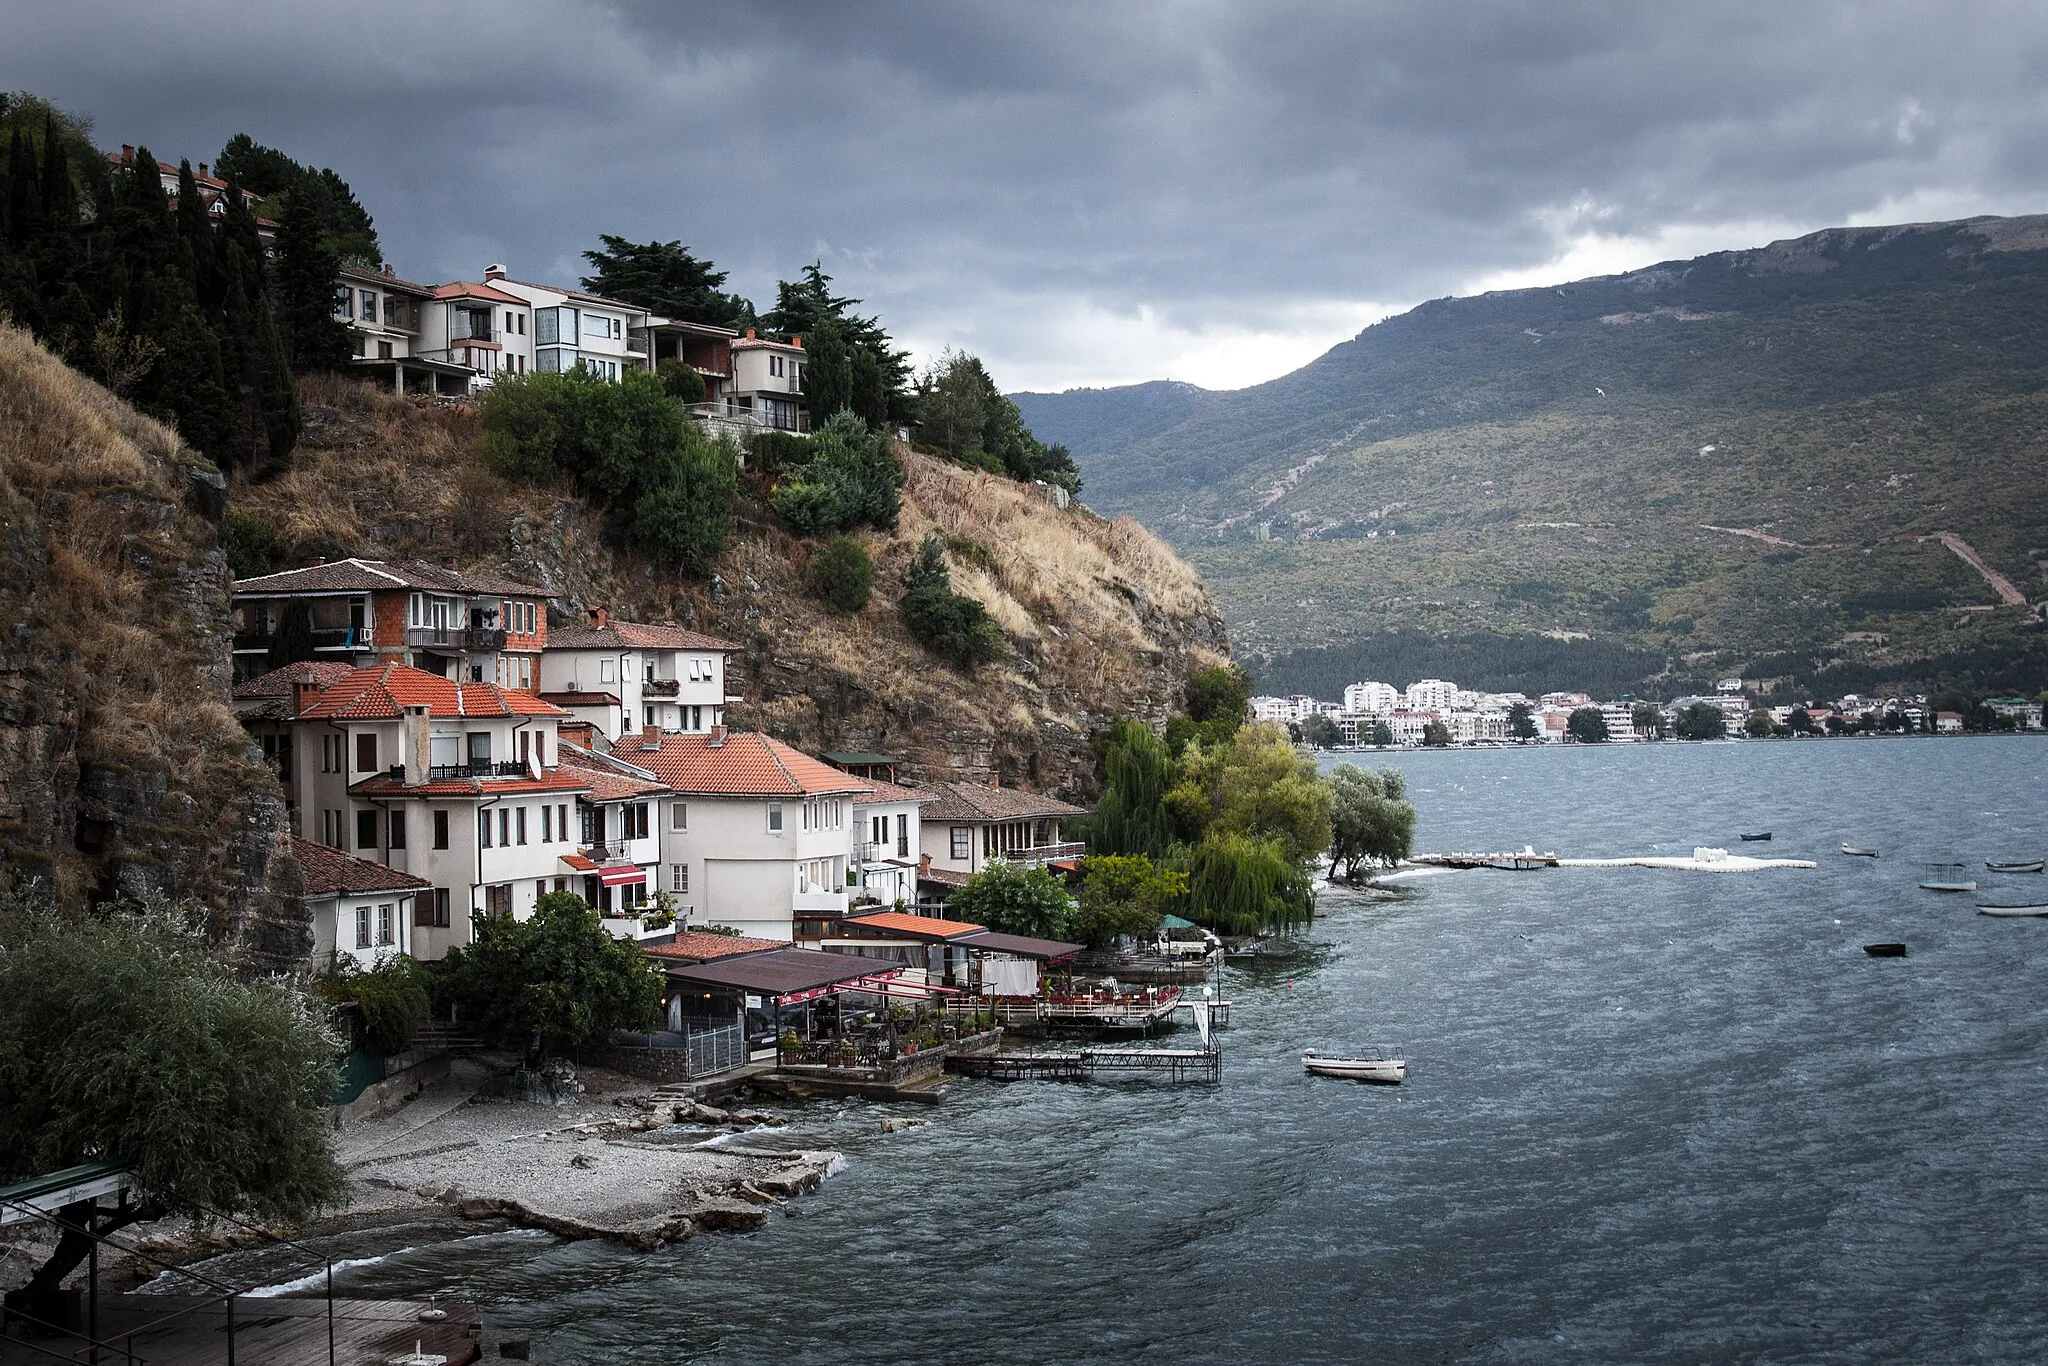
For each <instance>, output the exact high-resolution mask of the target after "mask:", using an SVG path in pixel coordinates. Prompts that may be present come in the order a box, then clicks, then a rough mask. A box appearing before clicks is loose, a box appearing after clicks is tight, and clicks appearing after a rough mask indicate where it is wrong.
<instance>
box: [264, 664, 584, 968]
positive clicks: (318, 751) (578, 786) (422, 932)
mask: <svg viewBox="0 0 2048 1366" xmlns="http://www.w3.org/2000/svg"><path fill="white" fill-rule="evenodd" d="M291 717H292V719H291V721H290V723H289V724H290V727H291V730H292V738H291V747H292V752H293V762H292V766H291V768H292V782H291V790H292V805H293V808H294V813H295V820H296V822H297V826H298V829H297V833H298V834H299V836H300V837H301V838H303V839H307V840H312V841H315V842H317V843H320V844H324V845H326V846H328V847H329V848H333V849H340V850H348V851H352V852H353V853H355V854H356V855H357V856H358V857H359V858H363V859H367V860H370V861H372V862H376V863H381V864H384V865H385V866H387V867H390V868H395V869H398V870H399V871H401V872H406V873H411V874H413V875H414V876H416V877H419V878H422V879H424V880H425V881H426V882H427V883H428V884H429V885H428V887H426V888H423V889H421V890H420V891H419V892H418V893H417V894H416V896H415V897H414V901H413V922H412V934H411V939H412V944H411V952H412V956H413V957H415V958H422V959H429V958H439V957H441V956H442V955H443V954H445V953H446V952H447V951H448V950H449V949H450V948H455V947H459V946H464V945H467V944H469V943H470V942H471V939H472V933H471V925H470V916H471V913H472V912H477V913H483V914H489V915H501V916H516V917H518V918H521V919H524V918H525V917H526V916H528V915H530V914H532V911H533V903H534V901H535V899H536V898H537V897H538V896H540V895H541V894H542V893H544V892H548V891H570V890H577V888H572V887H571V886H570V877H571V873H570V870H569V869H567V868H565V867H564V866H563V864H562V856H563V855H565V854H573V853H575V852H576V850H577V847H578V844H577V842H578V838H579V836H580V833H581V832H580V831H579V830H577V829H576V827H575V826H574V825H573V824H572V822H571V813H572V812H574V811H575V810H576V800H577V798H578V797H580V796H582V795H584V794H585V793H587V792H588V791H589V790H590V789H589V785H588V783H586V782H585V781H584V780H583V778H582V777H581V775H580V774H579V773H578V772H577V771H576V770H574V769H565V768H562V767H560V766H559V764H558V762H557V760H558V755H557V749H558V744H559V742H558V739H557V737H556V734H555V730H556V726H557V724H558V723H559V722H560V721H561V720H562V719H563V712H562V710H561V708H559V707H556V706H553V705H551V704H550V703H547V702H543V701H542V700H541V699H540V698H538V697H535V696H534V695H533V694H531V693H527V692H521V691H519V690H517V689H513V688H502V687H499V686H497V685H496V684H492V683H461V682H456V681H455V680H452V679H447V678H442V677H440V676H439V675H437V674H430V673H427V672H425V671H424V670H421V669H415V668H411V667H409V666H407V665H404V664H399V663H395V662H393V663H386V664H381V665H375V666H371V667H367V668H361V669H356V670H354V671H353V672H351V673H350V674H348V675H346V676H345V677H343V678H342V679H340V680H339V681H337V682H334V683H332V684H329V685H328V686H326V687H325V688H322V687H321V686H320V683H319V681H318V680H317V678H315V677H314V676H313V675H312V671H311V670H308V671H307V672H306V676H305V679H304V681H303V682H302V683H301V684H300V685H299V686H298V688H297V689H296V695H295V696H294V698H293V701H292V706H291Z"/></svg>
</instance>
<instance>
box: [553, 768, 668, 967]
mask: <svg viewBox="0 0 2048 1366" xmlns="http://www.w3.org/2000/svg"><path fill="white" fill-rule="evenodd" d="M560 750H561V764H562V767H563V769H564V770H565V771H573V772H574V773H575V775H576V777H578V778H579V779H581V780H582V781H583V784H584V786H585V787H586V788H588V789H589V790H588V791H586V792H585V793H584V794H583V795H582V796H580V797H578V798H577V799H576V810H575V812H574V814H573V817H572V819H573V820H574V822H575V824H574V825H573V826H572V827H571V828H572V829H573V830H574V831H575V832H576V852H575V853H573V854H565V855H563V857H562V864H563V867H564V868H565V870H567V872H568V873H569V877H570V882H569V886H568V887H567V888H566V889H565V890H568V891H572V892H575V893H576V894H577V895H579V896H581V897H582V898H583V900H584V904H586V905H588V906H589V907H591V908H592V909H593V910H595V911H596V912H597V913H598V915H599V917H600V918H602V919H603V921H604V924H605V928H606V929H608V930H610V931H611V932H612V933H613V934H616V935H618V936H619V937H620V938H623V939H640V938H645V937H647V935H649V934H663V933H666V932H667V929H666V927H664V928H659V929H655V930H650V931H644V932H643V930H642V927H641V924H640V916H641V914H642V913H643V912H645V911H646V910H647V909H648V908H649V903H650V902H651V901H652V900H653V894H654V891H655V889H656V888H658V887H659V886H660V883H661V826H660V821H659V819H658V815H659V812H660V809H661V799H662V798H663V797H666V796H668V795H670V794H669V790H668V787H667V785H665V784H664V783H663V782H662V781H661V780H660V779H659V778H657V777H655V776H654V774H653V773H652V772H651V771H649V770H648V769H644V768H641V767H640V766H639V765H637V764H630V763H627V762H626V761H625V760H624V759H621V758H620V757H618V756H617V755H614V754H598V753H595V752H593V751H591V750H587V749H585V748H583V747H582V746H581V745H577V744H573V743H571V742H570V741H568V740H564V741H562V742H561V746H560ZM578 875H580V880H579V879H578ZM689 913H690V908H689V906H688V904H687V903H685V902H683V901H681V900H680V899H679V900H678V902H677V905H676V923H677V925H678V926H680V925H682V924H684V923H686V922H687V921H688V919H689Z"/></svg>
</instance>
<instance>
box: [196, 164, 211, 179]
mask: <svg viewBox="0 0 2048 1366" xmlns="http://www.w3.org/2000/svg"><path fill="white" fill-rule="evenodd" d="M199 178H200V179H201V180H209V179H211V178H212V177H210V176H208V175H207V174H206V163H205V162H203V161H202V162H200V163H199Z"/></svg>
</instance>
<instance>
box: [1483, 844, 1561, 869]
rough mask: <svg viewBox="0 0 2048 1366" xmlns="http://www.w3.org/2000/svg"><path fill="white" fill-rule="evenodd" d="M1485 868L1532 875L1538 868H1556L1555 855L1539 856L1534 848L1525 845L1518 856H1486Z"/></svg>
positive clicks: (1531, 845) (1533, 846) (1530, 845)
mask: <svg viewBox="0 0 2048 1366" xmlns="http://www.w3.org/2000/svg"><path fill="white" fill-rule="evenodd" d="M1485 857H1486V864H1485V866H1486V867H1488V868H1500V869H1505V870H1506V871H1508V872H1510V873H1533V872H1535V871H1536V870H1537V869H1538V868H1555V867H1557V855H1556V854H1539V853H1537V852H1536V846H1535V845H1533V844H1525V845H1523V846H1522V851H1521V852H1520V853H1518V854H1488V855H1486V856H1485Z"/></svg>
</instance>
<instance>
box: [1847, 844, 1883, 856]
mask: <svg viewBox="0 0 2048 1366" xmlns="http://www.w3.org/2000/svg"><path fill="white" fill-rule="evenodd" d="M1842 852H1843V853H1845V854H1847V855H1848V856H1849V857H1850V858H1876V857H1877V850H1876V848H1874V847H1865V846H1863V845H1860V844H1845V845H1843V846H1842Z"/></svg>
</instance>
